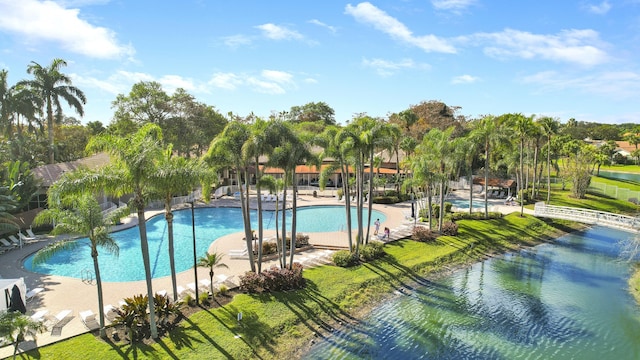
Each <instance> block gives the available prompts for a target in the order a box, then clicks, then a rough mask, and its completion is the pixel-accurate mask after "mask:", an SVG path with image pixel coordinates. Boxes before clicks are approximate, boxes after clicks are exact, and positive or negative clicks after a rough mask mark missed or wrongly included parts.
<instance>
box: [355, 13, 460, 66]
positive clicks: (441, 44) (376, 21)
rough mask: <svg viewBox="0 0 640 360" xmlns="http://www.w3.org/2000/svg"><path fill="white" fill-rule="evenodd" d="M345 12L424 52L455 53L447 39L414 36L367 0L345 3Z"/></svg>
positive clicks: (431, 36)
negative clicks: (352, 4)
mask: <svg viewBox="0 0 640 360" xmlns="http://www.w3.org/2000/svg"><path fill="white" fill-rule="evenodd" d="M345 13H347V14H348V15H351V16H353V17H354V18H355V19H356V20H357V21H360V22H362V23H365V24H369V25H371V26H373V27H374V28H375V29H376V30H379V31H381V32H383V33H385V34H387V35H389V36H391V38H393V39H395V40H398V41H401V42H403V43H406V44H409V45H411V46H415V47H418V48H420V49H422V50H423V51H425V52H442V53H455V52H456V49H455V48H454V47H453V45H451V44H450V43H449V42H448V41H446V40H444V39H440V38H438V37H437V36H435V35H423V36H415V35H414V34H413V33H412V32H411V30H409V29H408V28H407V27H406V26H405V25H404V24H403V23H401V22H400V21H398V20H396V19H395V18H393V17H391V16H389V15H387V13H385V12H384V11H382V10H380V9H378V8H377V7H375V6H374V5H372V4H371V3H368V2H362V3H359V4H358V5H356V6H351V4H347V6H346V8H345Z"/></svg>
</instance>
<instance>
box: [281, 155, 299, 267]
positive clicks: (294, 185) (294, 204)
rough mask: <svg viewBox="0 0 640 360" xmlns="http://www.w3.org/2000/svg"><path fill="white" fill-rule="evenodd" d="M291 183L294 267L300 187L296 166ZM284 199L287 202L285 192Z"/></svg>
mask: <svg viewBox="0 0 640 360" xmlns="http://www.w3.org/2000/svg"><path fill="white" fill-rule="evenodd" d="M291 185H292V191H293V195H292V198H293V200H292V202H291V255H289V256H290V259H289V268H292V267H293V256H294V255H295V249H296V226H297V224H298V214H296V213H297V212H298V211H297V206H298V201H297V199H296V198H297V196H296V190H297V188H298V182H297V181H296V170H295V167H294V170H293V171H292V172H291ZM282 201H283V202H284V203H285V204H286V203H287V197H286V195H285V194H283V195H282Z"/></svg>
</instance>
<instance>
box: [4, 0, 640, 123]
mask: <svg viewBox="0 0 640 360" xmlns="http://www.w3.org/2000/svg"><path fill="white" fill-rule="evenodd" d="M639 40H640V0H604V1H602V0H576V1H574V0H538V1H526V0H522V1H514V0H492V1H490V0H396V1H370V2H348V1H335V0H323V1H300V0H298V1H264V0H255V1H242V0H238V1H235V0H234V1H207V0H195V1H192V0H185V1H180V2H178V1H157V0H156V1H148V0H133V1H125V0H112V1H110V0H66V1H65V0H61V1H37V0H20V1H16V0H0V68H4V69H7V70H8V71H9V81H10V83H11V84H13V83H15V82H16V81H18V80H21V79H25V78H28V77H29V75H28V74H27V73H26V67H27V65H28V64H29V63H30V62H31V61H36V62H38V63H40V64H41V65H48V64H49V63H50V62H51V60H52V59H53V58H56V57H59V58H62V59H65V60H66V61H67V62H68V64H69V65H68V67H66V68H65V70H64V71H65V72H66V73H67V74H69V75H70V76H72V78H73V82H74V85H76V86H78V87H79V88H81V89H82V90H83V91H84V92H85V94H86V95H87V99H88V102H87V105H86V107H85V117H84V118H83V119H82V120H83V122H87V121H94V120H99V121H102V122H103V123H104V124H108V123H109V122H110V121H111V117H112V114H113V110H112V109H111V102H112V101H113V100H114V99H115V98H116V95H117V94H119V93H123V94H127V93H128V92H129V91H130V89H131V86H132V85H133V84H134V83H136V82H138V81H141V80H145V81H151V80H154V81H158V82H160V83H161V84H162V85H163V88H164V89H165V90H166V91H167V92H169V93H172V92H173V90H174V89H175V88H177V87H182V88H184V89H186V90H187V91H188V92H189V93H191V94H192V95H194V96H195V97H196V99H197V100H199V101H201V102H204V103H206V104H208V105H213V106H215V108H216V109H218V111H220V112H221V113H223V114H226V113H228V112H230V111H232V112H234V113H235V114H238V115H240V116H245V115H247V114H249V113H251V112H253V113H255V114H256V115H258V116H262V117H265V118H266V117H268V116H269V115H270V114H271V113H277V112H280V111H286V110H289V109H290V108H291V107H292V106H296V105H304V104H306V103H308V102H319V101H323V102H326V103H327V104H328V105H329V106H331V107H332V108H333V109H334V110H335V114H336V120H337V121H338V122H340V123H345V121H347V120H350V119H351V118H352V117H353V115H354V114H358V113H367V114H369V115H371V116H379V117H386V116H388V115H389V114H390V113H394V112H399V111H403V110H405V109H407V108H408V107H410V106H411V105H414V104H418V103H420V102H422V101H429V100H440V101H443V102H445V103H446V104H448V105H451V106H459V107H461V109H460V111H459V114H461V115H466V116H468V117H471V118H473V117H477V116H481V115H484V114H495V115H500V114H503V113H508V112H521V113H524V114H527V115H529V114H537V115H547V116H553V117H557V118H558V119H559V120H560V121H561V122H563V123H564V122H566V121H567V120H568V119H569V118H572V117H573V118H575V119H576V120H582V121H593V122H600V123H625V122H634V123H636V122H638V123H640V109H639V108H638V105H639V104H640V101H639V99H640V66H639V64H640V41H639ZM67 115H73V116H75V114H73V113H70V112H68V113H67Z"/></svg>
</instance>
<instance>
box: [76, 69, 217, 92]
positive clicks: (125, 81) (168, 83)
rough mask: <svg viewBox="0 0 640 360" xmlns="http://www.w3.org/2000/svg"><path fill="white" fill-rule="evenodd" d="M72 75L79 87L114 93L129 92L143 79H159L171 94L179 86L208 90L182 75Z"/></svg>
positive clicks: (136, 73)
mask: <svg viewBox="0 0 640 360" xmlns="http://www.w3.org/2000/svg"><path fill="white" fill-rule="evenodd" d="M70 76H71V78H72V80H73V83H74V85H76V86H78V87H92V88H97V89H100V90H102V91H106V92H108V93H110V94H113V95H117V94H126V93H129V91H130V90H131V87H132V86H133V84H136V83H139V82H141V81H157V82H159V83H160V84H161V85H162V89H163V90H164V91H166V92H167V93H169V94H172V93H173V92H174V91H175V90H176V89H177V88H183V89H185V90H187V91H191V92H193V91H195V92H206V88H205V87H204V86H202V85H196V84H195V83H194V81H193V80H192V79H189V78H184V77H182V76H180V75H163V76H162V77H160V78H155V77H153V76H151V75H149V74H146V73H141V72H130V71H124V70H119V71H116V72H115V73H113V74H112V75H110V76H109V77H108V78H106V79H104V80H103V79H98V78H96V77H94V76H82V75H79V74H71V75H70Z"/></svg>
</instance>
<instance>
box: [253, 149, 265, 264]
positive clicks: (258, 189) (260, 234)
mask: <svg viewBox="0 0 640 360" xmlns="http://www.w3.org/2000/svg"><path fill="white" fill-rule="evenodd" d="M258 161H259V159H258V157H257V156H256V158H255V164H256V192H257V193H258V195H257V201H258V273H260V272H262V237H263V231H264V225H263V224H262V217H263V216H262V196H261V195H262V188H261V186H260V178H261V177H262V174H261V173H260V169H259V168H258Z"/></svg>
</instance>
